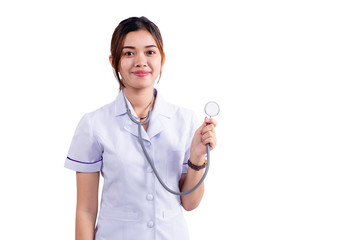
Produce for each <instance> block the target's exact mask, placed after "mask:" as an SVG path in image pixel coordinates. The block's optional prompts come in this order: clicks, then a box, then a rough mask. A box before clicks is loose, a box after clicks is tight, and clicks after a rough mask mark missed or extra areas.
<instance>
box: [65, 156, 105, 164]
mask: <svg viewBox="0 0 360 240" xmlns="http://www.w3.org/2000/svg"><path fill="white" fill-rule="evenodd" d="M67 159H69V160H70V161H73V162H77V163H83V164H94V163H97V162H101V161H102V158H101V159H100V160H97V161H95V162H81V161H78V160H75V159H71V158H69V157H67Z"/></svg>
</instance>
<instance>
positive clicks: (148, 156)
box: [123, 92, 210, 196]
mask: <svg viewBox="0 0 360 240" xmlns="http://www.w3.org/2000/svg"><path fill="white" fill-rule="evenodd" d="M123 96H124V101H125V106H126V112H127V115H128V116H129V118H130V119H131V121H133V122H134V123H135V124H137V125H138V138H139V142H140V146H141V148H142V150H143V152H144V155H145V158H146V160H147V162H148V163H149V165H150V167H151V168H152V170H153V172H154V174H155V176H156V178H157V179H158V181H159V182H160V184H161V185H162V186H163V187H164V188H165V189H166V190H167V191H168V192H170V193H172V194H174V195H179V196H184V195H187V194H190V193H192V192H194V191H195V190H196V189H198V188H199V187H200V185H201V184H202V183H203V182H204V180H205V178H206V176H207V174H208V172H209V168H210V144H209V143H208V144H206V154H207V163H206V169H205V172H204V174H203V176H202V178H201V179H200V180H199V182H198V183H197V184H196V185H195V186H194V187H193V188H192V189H190V190H188V191H186V192H177V191H174V190H172V189H170V188H169V187H168V186H167V185H166V184H165V183H164V181H163V180H162V179H161V177H160V175H159V173H158V171H157V170H156V167H155V165H154V162H153V161H152V159H151V157H150V155H149V153H148V152H147V150H146V148H145V145H144V141H143V139H142V135H141V130H142V129H141V127H142V125H145V124H146V123H148V122H149V121H150V118H151V114H152V111H151V109H152V107H151V106H152V103H153V101H154V97H153V98H152V100H151V105H150V109H149V112H148V115H147V117H146V120H145V121H144V122H140V121H138V120H137V119H136V118H135V117H134V116H133V115H132V114H131V112H130V109H129V107H128V105H127V101H126V98H125V94H124V92H123Z"/></svg>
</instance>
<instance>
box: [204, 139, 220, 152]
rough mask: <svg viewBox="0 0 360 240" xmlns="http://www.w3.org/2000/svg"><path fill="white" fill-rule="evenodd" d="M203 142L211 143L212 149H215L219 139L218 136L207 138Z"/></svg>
mask: <svg viewBox="0 0 360 240" xmlns="http://www.w3.org/2000/svg"><path fill="white" fill-rule="evenodd" d="M203 143H204V144H205V145H206V144H209V145H210V150H212V149H214V148H215V147H216V144H217V140H216V138H211V137H210V138H206V139H204V140H203Z"/></svg>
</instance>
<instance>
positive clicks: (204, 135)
mask: <svg viewBox="0 0 360 240" xmlns="http://www.w3.org/2000/svg"><path fill="white" fill-rule="evenodd" d="M208 124H209V125H208ZM216 125H217V122H216V120H215V119H213V118H207V117H205V120H204V122H203V124H202V125H201V126H200V127H199V128H198V129H197V130H196V132H195V134H194V137H193V140H192V143H191V148H190V159H191V162H192V163H193V164H195V165H202V164H203V163H204V157H205V154H206V144H208V143H209V144H210V150H212V149H214V148H215V146H216V135H215V127H216Z"/></svg>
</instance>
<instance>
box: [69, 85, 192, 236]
mask: <svg viewBox="0 0 360 240" xmlns="http://www.w3.org/2000/svg"><path fill="white" fill-rule="evenodd" d="M156 92H157V91H156V90H155V93H156ZM128 106H129V108H130V110H131V112H132V113H133V114H134V115H135V116H136V114H135V112H134V110H133V109H132V107H131V104H130V103H128ZM197 127H198V121H197V120H196V117H195V114H194V113H193V112H192V111H190V110H187V109H184V108H180V107H177V106H174V105H172V104H169V103H167V102H166V101H164V99H163V98H162V97H161V96H160V95H159V94H157V98H156V101H155V105H154V110H153V114H152V117H151V120H150V123H149V127H148V131H147V132H146V131H145V130H144V129H143V128H141V130H142V137H143V140H144V143H145V147H146V149H147V151H148V153H149V155H150V156H151V158H152V159H153V161H154V164H155V167H156V168H157V170H158V172H159V174H160V176H161V178H162V179H163V180H164V181H165V183H166V184H167V185H168V186H169V187H170V188H171V189H173V190H175V191H179V180H180V176H181V174H182V173H186V172H187V165H186V163H187V161H188V159H189V157H190V145H191V141H192V138H193V135H194V133H195V131H196V129H197ZM65 167H66V168H69V169H72V170H74V171H79V172H97V171H101V174H102V176H103V177H104V185H103V191H102V197H101V205H100V211H99V216H98V222H97V226H96V230H95V231H96V233H95V239H96V240H132V239H134V240H155V239H156V240H169V239H172V240H187V239H189V237H188V230H187V225H186V222H185V219H184V217H183V214H182V207H181V201H180V197H179V196H175V195H172V194H170V193H168V192H167V191H166V190H165V189H164V188H163V187H162V186H161V185H160V183H159V182H158V180H157V179H156V177H155V175H154V173H153V171H152V169H151V167H150V165H149V164H148V162H147V161H146V158H145V156H144V153H143V151H142V149H141V146H140V143H139V140H138V126H137V125H136V124H135V123H133V122H132V121H131V120H130V119H129V117H128V115H127V114H126V108H125V102H124V99H123V96H122V92H120V93H119V95H118V97H117V98H116V100H115V101H114V102H112V103H110V104H108V105H105V106H104V107H102V108H100V109H98V110H96V111H94V112H91V113H88V114H85V115H84V117H83V118H82V119H81V121H80V123H79V125H78V127H77V129H76V131H75V134H74V137H73V140H72V142H71V145H70V149H69V152H68V156H67V159H66V160H65Z"/></svg>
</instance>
